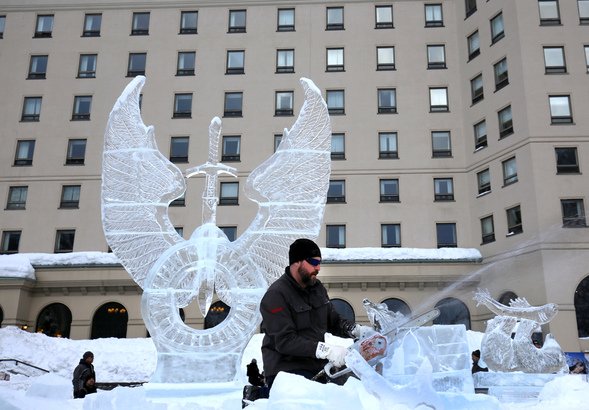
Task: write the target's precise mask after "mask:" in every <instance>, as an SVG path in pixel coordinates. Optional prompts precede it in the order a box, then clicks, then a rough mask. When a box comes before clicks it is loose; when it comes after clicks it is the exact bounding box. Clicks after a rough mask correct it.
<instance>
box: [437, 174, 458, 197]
mask: <svg viewBox="0 0 589 410" xmlns="http://www.w3.org/2000/svg"><path fill="white" fill-rule="evenodd" d="M434 200H436V201H453V200H454V184H453V181H452V178H434Z"/></svg>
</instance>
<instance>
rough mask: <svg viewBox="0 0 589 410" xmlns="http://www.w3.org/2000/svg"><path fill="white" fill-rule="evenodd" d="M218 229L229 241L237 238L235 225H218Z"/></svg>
mask: <svg viewBox="0 0 589 410" xmlns="http://www.w3.org/2000/svg"><path fill="white" fill-rule="evenodd" d="M219 229H220V230H221V231H222V232H223V233H224V234H225V236H226V237H227V239H228V240H229V242H234V241H235V240H236V239H237V226H235V225H232V226H219ZM228 233H230V235H228Z"/></svg>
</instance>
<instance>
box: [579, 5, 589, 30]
mask: <svg viewBox="0 0 589 410" xmlns="http://www.w3.org/2000/svg"><path fill="white" fill-rule="evenodd" d="M577 10H578V11H579V24H589V0H577Z"/></svg>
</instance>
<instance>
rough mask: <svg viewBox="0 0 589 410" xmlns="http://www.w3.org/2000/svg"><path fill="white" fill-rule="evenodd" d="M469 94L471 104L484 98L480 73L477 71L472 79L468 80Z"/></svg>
mask: <svg viewBox="0 0 589 410" xmlns="http://www.w3.org/2000/svg"><path fill="white" fill-rule="evenodd" d="M479 85H480V87H479ZM470 96H471V102H472V105H475V104H476V103H478V102H479V101H482V100H484V99H485V92H484V86H483V74H482V73H479V74H478V75H476V76H475V77H474V78H473V79H471V80H470Z"/></svg>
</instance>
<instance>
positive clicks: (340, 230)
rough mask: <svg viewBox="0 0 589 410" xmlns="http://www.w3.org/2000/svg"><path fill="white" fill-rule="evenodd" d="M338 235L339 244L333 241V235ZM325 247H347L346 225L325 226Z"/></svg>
mask: <svg viewBox="0 0 589 410" xmlns="http://www.w3.org/2000/svg"><path fill="white" fill-rule="evenodd" d="M334 234H335V235H337V236H338V237H337V242H335V241H333V239H336V238H333V235H334ZM342 239H343V240H342ZM325 242H326V243H325V245H326V247H327V248H342V249H343V248H345V247H346V225H341V224H332V225H325Z"/></svg>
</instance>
